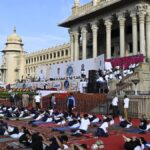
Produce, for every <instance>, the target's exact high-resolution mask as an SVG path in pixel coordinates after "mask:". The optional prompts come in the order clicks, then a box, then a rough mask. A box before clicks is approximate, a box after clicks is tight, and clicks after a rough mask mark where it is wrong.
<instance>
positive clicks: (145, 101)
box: [119, 95, 150, 118]
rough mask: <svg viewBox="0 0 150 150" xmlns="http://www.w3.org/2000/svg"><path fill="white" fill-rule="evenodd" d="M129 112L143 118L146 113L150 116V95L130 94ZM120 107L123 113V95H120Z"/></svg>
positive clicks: (133, 115) (131, 115) (130, 114)
mask: <svg viewBox="0 0 150 150" xmlns="http://www.w3.org/2000/svg"><path fill="white" fill-rule="evenodd" d="M128 97H129V99H130V102H129V110H128V114H129V116H130V117H136V118H141V117H142V116H143V115H145V116H146V117H147V118H150V95H137V96H135V95H130V96H128ZM119 108H120V112H121V114H123V97H119Z"/></svg>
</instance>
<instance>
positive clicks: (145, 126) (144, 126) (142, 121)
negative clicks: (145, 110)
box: [139, 117, 150, 131]
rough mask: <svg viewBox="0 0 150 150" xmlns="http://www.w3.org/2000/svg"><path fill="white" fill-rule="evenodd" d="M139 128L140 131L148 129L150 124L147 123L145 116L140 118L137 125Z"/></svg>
mask: <svg viewBox="0 0 150 150" xmlns="http://www.w3.org/2000/svg"><path fill="white" fill-rule="evenodd" d="M139 128H140V129H141V130H142V131H148V130H149V129H150V124H149V123H148V121H147V119H146V118H144V117H143V118H142V119H140V125H139Z"/></svg>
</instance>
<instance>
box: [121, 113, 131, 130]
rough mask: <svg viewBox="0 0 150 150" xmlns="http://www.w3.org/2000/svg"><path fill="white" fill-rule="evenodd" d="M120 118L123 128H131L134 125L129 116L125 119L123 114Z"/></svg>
mask: <svg viewBox="0 0 150 150" xmlns="http://www.w3.org/2000/svg"><path fill="white" fill-rule="evenodd" d="M119 120H120V124H119V125H120V127H122V128H130V127H131V126H132V122H131V119H130V118H129V119H128V120H126V119H124V118H123V117H122V116H120V117H119Z"/></svg>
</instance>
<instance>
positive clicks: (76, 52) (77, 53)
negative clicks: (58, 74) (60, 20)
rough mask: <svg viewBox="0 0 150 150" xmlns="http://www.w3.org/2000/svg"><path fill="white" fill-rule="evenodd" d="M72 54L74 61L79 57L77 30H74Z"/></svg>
mask: <svg viewBox="0 0 150 150" xmlns="http://www.w3.org/2000/svg"><path fill="white" fill-rule="evenodd" d="M74 54H75V61H76V60H78V59H79V33H78V31H75V32H74Z"/></svg>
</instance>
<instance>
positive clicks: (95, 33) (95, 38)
mask: <svg viewBox="0 0 150 150" xmlns="http://www.w3.org/2000/svg"><path fill="white" fill-rule="evenodd" d="M91 26H92V28H91V29H92V34H93V58H96V57H97V36H98V26H97V23H92V25H91Z"/></svg>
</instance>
